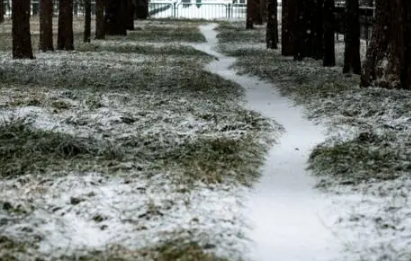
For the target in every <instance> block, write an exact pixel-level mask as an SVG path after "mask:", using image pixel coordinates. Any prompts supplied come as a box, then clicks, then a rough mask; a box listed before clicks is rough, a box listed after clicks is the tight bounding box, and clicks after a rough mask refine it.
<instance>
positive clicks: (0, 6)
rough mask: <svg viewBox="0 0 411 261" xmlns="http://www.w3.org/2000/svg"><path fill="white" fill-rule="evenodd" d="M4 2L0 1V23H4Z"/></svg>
mask: <svg viewBox="0 0 411 261" xmlns="http://www.w3.org/2000/svg"><path fill="white" fill-rule="evenodd" d="M4 11H5V8H4V2H3V1H2V0H0V23H3V22H4Z"/></svg>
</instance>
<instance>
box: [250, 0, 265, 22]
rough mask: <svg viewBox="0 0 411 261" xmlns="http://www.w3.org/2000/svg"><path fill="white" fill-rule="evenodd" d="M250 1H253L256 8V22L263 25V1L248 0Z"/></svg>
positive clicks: (254, 15) (254, 18)
mask: <svg viewBox="0 0 411 261" xmlns="http://www.w3.org/2000/svg"><path fill="white" fill-rule="evenodd" d="M248 1H252V4H253V5H254V8H253V11H254V12H253V21H254V24H257V25H262V24H263V14H262V12H261V1H260V0H248Z"/></svg>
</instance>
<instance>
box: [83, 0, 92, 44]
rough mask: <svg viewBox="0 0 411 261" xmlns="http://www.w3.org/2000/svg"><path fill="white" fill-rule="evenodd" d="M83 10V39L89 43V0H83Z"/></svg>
mask: <svg viewBox="0 0 411 261" xmlns="http://www.w3.org/2000/svg"><path fill="white" fill-rule="evenodd" d="M84 11H85V13H86V14H85V19H84V38H83V41H84V42H85V43H89V42H90V41H91V39H90V38H91V0H84Z"/></svg>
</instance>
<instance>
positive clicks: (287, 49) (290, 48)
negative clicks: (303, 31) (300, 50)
mask: <svg viewBox="0 0 411 261" xmlns="http://www.w3.org/2000/svg"><path fill="white" fill-rule="evenodd" d="M296 5H297V0H283V1H282V14H281V54H282V55H284V56H293V55H294V43H295V32H296V28H295V26H296V20H297V6H296Z"/></svg>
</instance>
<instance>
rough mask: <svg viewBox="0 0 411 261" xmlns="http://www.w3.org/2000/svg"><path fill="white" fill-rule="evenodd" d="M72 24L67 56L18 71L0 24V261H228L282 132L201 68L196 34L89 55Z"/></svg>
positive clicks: (149, 37)
mask: <svg viewBox="0 0 411 261" xmlns="http://www.w3.org/2000/svg"><path fill="white" fill-rule="evenodd" d="M37 22H38V21H36V20H34V21H33V25H32V28H33V31H35V30H36V26H37V25H36V23H37ZM81 22H82V21H81V20H77V21H76V26H75V28H76V33H75V35H76V40H75V47H76V51H73V52H61V51H56V52H49V53H39V52H36V53H35V56H36V59H35V60H27V61H26V60H25V61H15V60H11V50H10V46H11V44H10V41H11V40H10V30H9V29H10V23H9V22H7V23H5V24H2V25H1V26H0V36H1V38H0V39H2V43H1V46H2V51H0V78H1V83H0V93H1V95H0V97H1V98H0V114H1V117H0V118H1V120H0V122H1V123H0V173H1V175H0V206H1V208H0V259H1V260H34V259H36V260H113V259H115V260H165V261H166V260H239V259H240V258H241V256H242V255H243V253H244V252H245V251H246V249H247V245H248V241H247V235H246V231H247V219H246V218H245V217H244V216H243V214H242V211H241V209H242V204H243V203H242V202H243V197H244V195H246V193H247V191H249V187H250V186H252V185H253V184H254V183H255V182H256V180H257V179H258V177H259V167H260V166H261V165H262V162H263V160H264V155H265V152H266V151H267V148H268V147H267V145H268V144H271V143H272V142H273V141H274V139H275V137H276V134H277V133H278V132H279V126H278V125H276V124H275V123H274V122H273V121H270V120H268V119H267V118H264V117H262V116H261V115H260V114H258V113H256V112H253V111H250V110H247V109H245V108H244V107H243V106H241V101H242V99H243V94H244V90H243V89H242V88H241V87H240V86H239V85H237V84H235V83H233V82H230V81H227V80H224V79H223V78H221V77H219V76H217V75H214V74H211V73H209V72H206V71H205V70H203V69H202V68H203V67H204V66H205V65H206V64H207V63H209V62H210V61H212V60H213V59H215V58H214V57H212V56H210V55H207V54H205V53H203V52H200V51H197V50H195V49H194V48H192V47H189V46H188V45H189V44H190V43H191V44H193V43H198V42H202V41H204V36H203V35H202V34H201V33H200V32H199V31H198V28H197V26H198V24H197V23H195V22H193V23H184V24H183V23H176V22H167V24H168V26H166V27H165V26H164V25H165V24H164V22H155V21H148V22H144V23H139V24H137V26H138V27H140V30H138V31H135V32H132V33H130V34H129V35H128V36H127V37H126V38H123V39H122V38H119V37H109V38H108V39H107V40H106V41H92V43H91V45H87V44H82V43H81V34H80V32H81V31H80V30H81V28H82V26H81ZM166 31H167V33H165V32H166ZM36 41H38V35H36V34H35V33H34V35H33V45H34V46H37V45H36ZM120 42H121V43H122V44H121V45H120V44H119V43H120ZM156 42H159V43H164V42H172V44H168V45H167V46H164V45H162V44H158V43H156Z"/></svg>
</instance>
